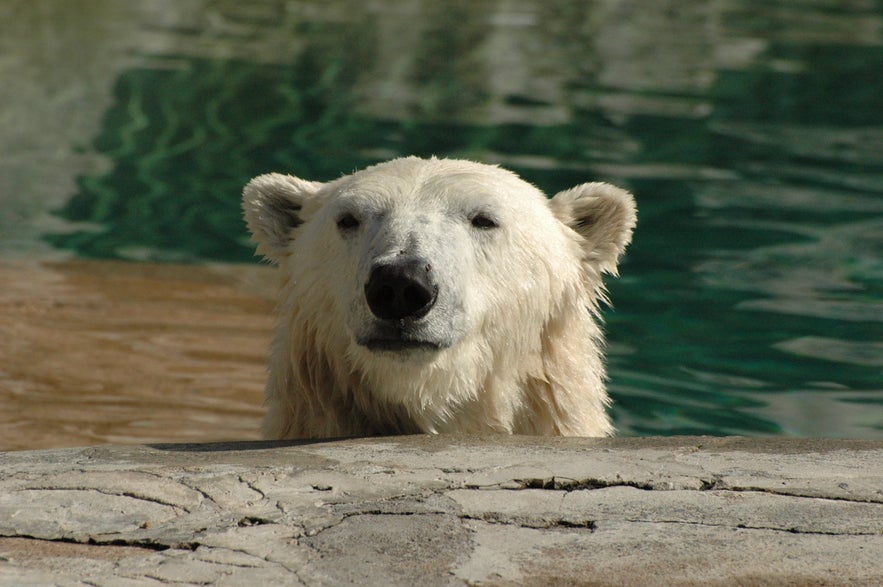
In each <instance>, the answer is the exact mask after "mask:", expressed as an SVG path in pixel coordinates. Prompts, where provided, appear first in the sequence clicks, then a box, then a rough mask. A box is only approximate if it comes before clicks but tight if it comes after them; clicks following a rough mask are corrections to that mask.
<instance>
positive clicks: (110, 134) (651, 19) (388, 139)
mask: <svg viewBox="0 0 883 587" xmlns="http://www.w3.org/2000/svg"><path fill="white" fill-rule="evenodd" d="M112 4H114V3H112ZM115 4H119V5H113V6H110V5H105V4H101V3H96V4H95V5H88V6H85V7H78V8H77V10H76V11H74V10H73V9H71V8H69V7H68V5H67V4H65V3H64V2H63V1H62V0H55V1H49V0H44V1H41V2H23V1H22V2H7V3H6V4H5V7H3V8H0V21H2V22H3V24H0V38H2V39H5V41H0V43H2V45H0V49H2V55H4V56H5V57H4V60H2V61H0V74H2V75H4V77H8V79H12V77H11V76H13V75H14V76H15V79H18V80H21V83H20V84H18V85H17V86H16V87H15V88H14V89H13V88H12V87H11V86H10V85H9V84H3V86H4V89H0V98H4V97H5V98H9V100H8V103H9V104H11V106H10V107H8V108H7V109H6V114H5V116H3V122H4V124H6V127H4V130H0V146H2V148H3V151H2V152H3V153H4V161H5V162H0V171H5V173H4V174H3V176H4V177H3V178H2V179H0V182H2V183H0V188H2V191H0V202H3V203H4V206H5V213H4V215H3V216H2V217H0V231H2V233H0V234H2V235H3V238H2V241H0V253H3V254H5V255H6V256H20V255H22V254H25V255H44V256H45V255H52V254H53V251H60V250H64V251H73V252H74V253H75V254H76V255H78V256H80V257H86V258H100V259H108V258H110V259H119V260H126V261H140V262H153V263H157V262H158V263H167V262H188V263H203V264H204V263H207V262H218V261H224V262H250V261H251V259H252V250H253V249H252V247H251V246H250V245H249V244H248V242H247V238H246V233H245V230H244V227H243V225H242V221H241V219H240V212H239V194H240V191H241V187H242V185H243V184H244V183H245V182H246V181H247V180H248V179H249V178H250V177H252V176H254V175H257V174H259V173H263V172H267V171H285V172H288V173H292V174H294V175H299V176H302V177H306V178H310V179H317V180H327V179H331V178H334V177H338V176H340V175H341V174H344V173H348V172H350V171H352V170H353V169H355V168H358V167H362V166H364V165H367V164H370V163H373V162H377V161H380V160H384V159H388V158H391V157H394V156H397V155H405V154H417V155H423V156H428V155H439V156H455V157H466V158H472V159H476V160H481V161H486V162H495V163H501V164H503V165H504V166H506V167H509V168H511V169H513V170H515V171H517V172H518V173H519V174H521V175H522V176H523V177H525V178H526V179H528V180H530V181H532V182H534V183H536V184H537V185H539V186H540V187H541V188H542V189H544V190H545V191H546V192H547V193H554V192H556V191H558V190H560V189H563V188H566V187H570V186H572V185H574V184H577V183H581V182H584V181H590V180H605V181H610V182H613V183H616V184H618V185H622V186H624V187H627V188H628V189H630V190H632V191H633V192H634V193H635V195H636V198H637V201H638V206H639V225H638V229H637V231H636V233H635V239H634V243H633V244H632V246H631V247H630V249H629V251H628V255H627V257H626V258H625V260H624V262H623V265H622V267H621V273H622V278H621V279H619V280H610V282H609V285H610V290H611V297H612V299H613V301H614V304H615V306H614V308H613V309H610V310H608V311H606V312H605V316H606V323H607V331H608V337H609V341H610V349H609V363H610V375H611V382H610V389H611V393H612V395H613V397H614V400H615V402H616V403H615V407H614V411H613V414H614V417H615V420H616V424H617V427H618V429H619V431H620V434H626V435H630V434H641V435H646V434H665V435H667V434H694V433H695V434H748V435H801V436H834V437H839V436H851V437H864V438H883V325H881V323H883V84H881V77H880V76H881V72H883V2H880V1H875V0H854V1H847V2H843V1H838V0H804V1H780V2H766V1H764V2H760V1H752V0H719V1H711V2H703V3H680V2H658V3H647V2H629V1H626V0H604V1H598V2H562V1H544V2H539V1H535V2H530V1H525V2H515V1H503V0H500V1H494V2H491V1H487V2H465V1H464V2H450V3H434V2H428V1H423V0H414V1H412V2H407V3H393V2H368V3H366V2H355V1H352V2H350V1H335V2H295V1H285V0H261V1H256V2H251V3H247V4H246V3H234V2H227V1H220V0H219V1H209V0H188V1H184V2H171V1H168V2H146V1H145V2H127V3H115ZM4 12H5V14H4ZM35 178H39V181H37V180H36V179H35Z"/></svg>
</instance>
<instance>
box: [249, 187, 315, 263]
mask: <svg viewBox="0 0 883 587" xmlns="http://www.w3.org/2000/svg"><path fill="white" fill-rule="evenodd" d="M320 187H322V184H321V183H320V182H317V181H306V180H303V179H299V178H297V177H292V176H290V175H282V174H281V173H268V174H266V175H259V176H258V177H256V178H254V179H253V180H251V181H250V182H248V185H246V186H245V189H244V190H243V192H242V210H243V212H244V213H245V222H246V224H248V230H249V231H251V235H252V239H253V240H254V241H255V242H256V243H257V244H258V246H257V252H258V254H260V255H263V256H264V257H266V259H267V260H269V261H273V262H274V263H279V262H280V261H282V260H283V259H284V258H285V257H287V256H288V253H289V251H288V245H289V243H290V242H291V231H292V230H293V229H295V228H297V227H298V226H300V225H301V224H303V218H302V217H301V208H302V207H303V204H304V202H305V201H306V200H307V199H309V198H310V197H312V196H313V195H315V193H316V192H317V191H318V190H319V188H320Z"/></svg>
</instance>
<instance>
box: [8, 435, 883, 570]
mask: <svg viewBox="0 0 883 587" xmlns="http://www.w3.org/2000/svg"><path fill="white" fill-rule="evenodd" d="M0 584H3V585H114V586H116V585H124V586H125V585H163V584H176V585H277V584H278V585H346V584H354V585H421V586H426V587H429V586H432V585H513V584H528V585H715V584H719V585H731V584H737V585H738V584H742V585H755V584H760V585H804V584H812V585H879V584H883V442H878V441H834V440H795V439H741V438H724V439H714V438H683V437H682V438H668V439H652V438H650V439H603V440H593V439H562V438H525V437H488V438H474V437H459V436H434V437H429V436H412V437H395V438H376V439H354V440H341V441H330V442H329V441H325V442H314V443H267V442H249V443H238V444H203V445H155V446H101V447H91V448H78V449H63V450H46V451H22V452H7V453H0Z"/></svg>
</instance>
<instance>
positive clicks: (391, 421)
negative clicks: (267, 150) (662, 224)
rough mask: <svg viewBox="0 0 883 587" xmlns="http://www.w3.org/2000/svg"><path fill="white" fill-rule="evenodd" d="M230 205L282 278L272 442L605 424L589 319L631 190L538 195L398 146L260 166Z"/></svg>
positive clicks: (504, 177) (490, 170) (492, 170)
mask: <svg viewBox="0 0 883 587" xmlns="http://www.w3.org/2000/svg"><path fill="white" fill-rule="evenodd" d="M244 210H245V217H246V221H247V224H248V227H249V229H250V231H251V233H252V235H253V237H254V239H255V241H256V242H257V244H258V252H259V253H261V254H263V255H264V256H265V257H266V258H267V259H269V260H270V261H273V262H274V263H277V264H278V265H279V266H280V267H281V268H282V273H283V276H284V287H283V290H282V293H281V297H280V304H279V309H278V311H279V314H280V323H279V326H278V329H277V334H276V341H275V343H274V351H273V357H272V359H271V365H270V379H269V382H268V386H267V398H268V404H269V406H268V407H269V413H268V417H267V420H266V422H265V432H266V433H267V434H268V435H269V436H273V437H317V436H333V435H347V434H369V433H375V434H382V433H395V432H443V431H473V432H479V431H489V430H493V431H500V432H509V433H512V432H526V433H545V434H585V435H605V434H608V433H609V432H610V431H611V427H610V423H609V419H608V418H607V416H606V413H605V409H604V408H605V404H606V402H607V396H606V393H605V391H604V367H603V361H602V358H601V332H600V329H599V328H598V326H597V323H596V321H595V316H594V314H596V312H597V307H598V302H599V300H602V299H603V298H604V290H603V283H602V281H601V274H602V273H604V272H606V273H613V274H615V273H616V267H617V262H618V260H619V257H620V256H621V254H622V253H623V251H624V250H625V247H626V245H627V244H628V242H629V241H630V239H631V233H632V229H633V227H634V225H635V206H634V201H633V199H632V197H631V195H630V194H628V193H627V192H625V191H623V190H621V189H619V188H616V187H613V186H611V185H609V184H603V183H588V184H583V185H580V186H577V187H575V188H573V189H570V190H567V191H564V192H561V193H559V194H557V195H556V196H555V197H554V198H552V199H548V198H547V197H546V196H545V195H544V194H543V193H542V192H541V191H539V190H538V189H537V188H535V187H534V186H532V185H531V184H529V183H527V182H525V181H523V180H521V179H520V178H518V177H517V176H516V175H515V174H513V173H511V172H509V171H506V170H503V169H501V168H498V167H495V166H490V165H484V164H480V163H474V162H470V161H460V160H440V159H434V158H433V159H429V160H426V159H419V158H415V157H409V158H403V159H396V160H393V161H389V162H387V163H383V164H379V165H376V166H373V167H369V168H367V169H364V170H362V171H358V172H356V173H354V174H352V175H348V176H345V177H342V178H340V179H337V180H334V181H330V182H327V183H319V182H313V181H306V180H303V179H299V178H295V177H291V176H286V175H280V174H268V175H262V176H259V177H257V178H255V179H254V180H252V181H251V182H250V183H249V184H248V186H247V187H246V188H245V192H244Z"/></svg>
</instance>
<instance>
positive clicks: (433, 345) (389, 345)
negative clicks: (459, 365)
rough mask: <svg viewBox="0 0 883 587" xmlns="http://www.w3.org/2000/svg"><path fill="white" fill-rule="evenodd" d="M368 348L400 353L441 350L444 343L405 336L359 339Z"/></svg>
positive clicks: (374, 350) (376, 350)
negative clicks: (405, 337)
mask: <svg viewBox="0 0 883 587" xmlns="http://www.w3.org/2000/svg"><path fill="white" fill-rule="evenodd" d="M359 344H360V345H361V346H363V347H365V348H367V349H368V350H370V351H372V352H375V353H378V352H393V353H400V352H404V351H440V350H441V349H443V348H445V347H444V346H443V345H441V344H439V343H437V342H434V341H431V340H409V339H403V338H368V339H365V340H361V341H359Z"/></svg>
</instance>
